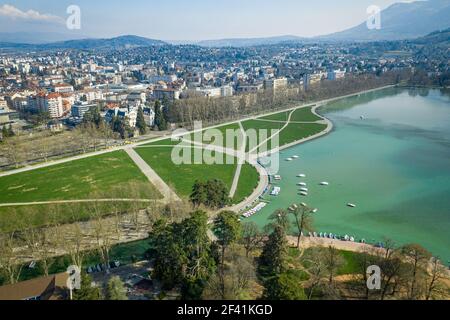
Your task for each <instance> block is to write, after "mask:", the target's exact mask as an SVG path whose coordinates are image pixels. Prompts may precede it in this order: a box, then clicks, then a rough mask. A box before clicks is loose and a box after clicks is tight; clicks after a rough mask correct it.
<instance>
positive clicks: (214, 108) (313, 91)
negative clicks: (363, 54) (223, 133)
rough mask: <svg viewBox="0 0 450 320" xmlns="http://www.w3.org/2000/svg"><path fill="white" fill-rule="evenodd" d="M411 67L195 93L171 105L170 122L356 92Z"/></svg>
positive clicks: (395, 79) (207, 119)
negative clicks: (306, 83) (253, 89)
mask: <svg viewBox="0 0 450 320" xmlns="http://www.w3.org/2000/svg"><path fill="white" fill-rule="evenodd" d="M410 76H411V74H410V72H409V71H398V72H387V73H384V74H382V75H380V76H376V75H367V74H364V75H349V76H347V77H346V78H345V79H341V80H336V81H328V80H324V81H322V82H321V83H320V84H318V85H314V86H311V87H310V88H308V89H307V90H306V91H305V90H304V89H303V86H302V85H300V84H298V85H292V86H291V87H290V88H289V89H286V90H277V91H276V92H273V91H270V90H269V91H261V92H258V93H255V94H244V95H240V96H235V97H225V98H210V99H208V98H204V97H193V98H188V99H182V100H178V101H175V102H174V103H172V104H171V105H170V107H169V108H168V110H167V112H168V118H169V120H170V122H173V123H178V124H180V125H184V126H192V125H193V122H194V121H203V122H204V123H206V124H211V123H220V122H224V121H230V120H236V119H239V118H242V117H243V116H249V115H253V114H255V113H261V112H267V111H273V110H277V109H282V108H286V107H288V106H292V105H294V104H298V103H299V102H312V101H318V100H322V99H329V98H333V97H336V96H342V95H347V94H351V93H356V92H359V91H363V90H368V89H373V88H377V87H380V86H384V85H388V84H396V83H399V82H401V81H403V80H407V79H409V78H410Z"/></svg>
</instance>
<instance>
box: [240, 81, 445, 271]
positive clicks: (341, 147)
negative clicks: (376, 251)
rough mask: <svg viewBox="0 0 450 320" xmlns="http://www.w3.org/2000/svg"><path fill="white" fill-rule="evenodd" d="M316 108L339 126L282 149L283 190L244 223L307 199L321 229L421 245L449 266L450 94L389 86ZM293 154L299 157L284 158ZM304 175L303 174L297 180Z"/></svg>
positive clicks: (370, 239)
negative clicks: (304, 190)
mask: <svg viewBox="0 0 450 320" xmlns="http://www.w3.org/2000/svg"><path fill="white" fill-rule="evenodd" d="M319 113H321V114H323V115H324V116H326V117H327V118H329V119H330V120H331V121H333V123H334V125H335V128H334V130H333V131H332V132H331V133H330V134H329V135H327V136H324V137H322V138H320V139H317V140H313V141H309V142H307V143H304V144H301V145H298V146H295V147H292V148H290V149H286V150H284V151H282V152H281V153H280V157H281V160H280V162H281V167H280V175H281V176H282V181H281V182H280V183H278V185H279V186H280V187H281V193H280V195H279V196H278V197H270V196H266V198H267V199H269V200H270V201H271V202H270V204H269V205H268V206H267V207H266V208H265V209H264V210H263V211H261V212H260V213H258V214H257V215H255V216H253V217H252V218H250V219H247V220H246V221H254V222H256V223H257V224H258V225H259V226H261V227H262V226H264V225H265V224H267V220H268V216H269V215H270V214H271V213H272V212H273V211H275V210H276V209H279V208H288V207H289V206H290V205H291V204H293V203H300V202H306V203H307V204H308V205H309V206H310V207H313V208H318V209H319V211H318V212H317V213H316V215H315V229H316V230H317V231H318V232H328V233H330V232H332V233H334V234H340V235H345V234H348V235H352V236H355V237H356V238H358V239H361V238H364V239H366V240H367V241H368V242H374V243H375V242H378V241H383V240H384V239H385V238H389V239H392V240H394V241H395V243H396V244H397V245H402V244H406V243H418V244H421V245H422V246H424V247H425V248H427V249H428V250H430V251H431V252H432V253H433V254H434V255H436V256H439V257H440V258H441V259H442V261H443V262H444V263H447V262H448V261H449V260H450V249H449V248H450V93H449V91H448V90H447V91H444V90H437V89H436V90H435V89H433V90H431V89H400V88H390V89H385V90H382V91H377V92H371V93H367V94H362V95H360V96H355V97H351V98H346V99H342V100H339V101H337V102H333V103H331V104H329V105H327V106H325V107H323V108H322V109H319ZM361 117H363V119H361ZM293 155H299V156H300V158H299V159H298V160H294V161H292V162H287V161H284V160H285V159H286V158H288V157H290V156H293ZM301 173H304V174H306V178H304V179H302V178H297V175H298V174H301ZM322 181H327V182H329V183H330V185H329V186H320V182H322ZM299 182H305V183H307V187H308V189H309V195H308V196H307V197H303V196H300V195H299V188H300V187H299V186H297V183H299ZM348 203H353V204H355V205H356V208H350V207H348V206H347V204H348Z"/></svg>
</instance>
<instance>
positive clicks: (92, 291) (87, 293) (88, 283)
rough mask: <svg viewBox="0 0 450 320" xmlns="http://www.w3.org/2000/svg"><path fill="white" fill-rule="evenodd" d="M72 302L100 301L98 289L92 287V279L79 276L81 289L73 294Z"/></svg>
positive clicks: (84, 275) (83, 275)
mask: <svg viewBox="0 0 450 320" xmlns="http://www.w3.org/2000/svg"><path fill="white" fill-rule="evenodd" d="M73 299H74V300H101V299H102V296H101V292H100V289H99V288H96V287H93V286H92V278H91V277H90V276H89V275H87V274H85V273H83V274H82V275H81V288H80V289H78V290H75V291H74V292H73Z"/></svg>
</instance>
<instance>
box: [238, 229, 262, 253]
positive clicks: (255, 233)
mask: <svg viewBox="0 0 450 320" xmlns="http://www.w3.org/2000/svg"><path fill="white" fill-rule="evenodd" d="M263 238H264V234H263V233H262V232H260V231H259V228H258V225H257V224H256V223H254V222H246V223H244V224H243V225H242V237H241V239H242V245H243V246H244V248H245V255H246V257H248V256H249V254H250V253H251V252H252V251H254V250H255V249H257V248H258V247H260V246H261V245H262V243H263Z"/></svg>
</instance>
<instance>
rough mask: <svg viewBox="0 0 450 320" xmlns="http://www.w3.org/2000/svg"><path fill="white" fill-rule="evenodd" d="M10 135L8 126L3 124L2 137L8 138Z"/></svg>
mask: <svg viewBox="0 0 450 320" xmlns="http://www.w3.org/2000/svg"><path fill="white" fill-rule="evenodd" d="M8 137H9V131H8V129H7V128H6V126H3V127H2V139H3V140H6V138H8Z"/></svg>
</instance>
